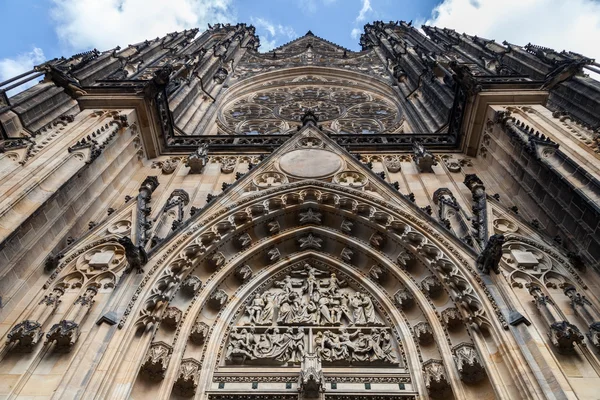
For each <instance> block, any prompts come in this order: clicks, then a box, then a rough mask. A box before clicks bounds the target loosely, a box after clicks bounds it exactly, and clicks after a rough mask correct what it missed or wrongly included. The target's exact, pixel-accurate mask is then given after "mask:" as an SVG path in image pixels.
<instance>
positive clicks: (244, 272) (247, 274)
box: [234, 265, 252, 282]
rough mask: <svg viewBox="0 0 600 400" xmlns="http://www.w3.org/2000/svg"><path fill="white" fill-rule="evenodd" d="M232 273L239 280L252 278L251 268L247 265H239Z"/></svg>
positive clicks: (243, 280)
mask: <svg viewBox="0 0 600 400" xmlns="http://www.w3.org/2000/svg"><path fill="white" fill-rule="evenodd" d="M234 275H235V277H236V278H237V279H239V280H240V281H241V282H246V281H247V280H248V279H250V278H252V268H250V266H249V265H240V266H239V267H237V268H236V269H235V272H234Z"/></svg>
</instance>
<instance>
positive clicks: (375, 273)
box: [369, 265, 387, 283]
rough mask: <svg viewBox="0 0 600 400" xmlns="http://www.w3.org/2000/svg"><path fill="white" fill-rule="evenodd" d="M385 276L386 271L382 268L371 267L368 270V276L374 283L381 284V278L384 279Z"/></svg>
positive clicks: (378, 266)
mask: <svg viewBox="0 0 600 400" xmlns="http://www.w3.org/2000/svg"><path fill="white" fill-rule="evenodd" d="M386 275H387V269H386V268H385V267H382V266H381V265H373V266H372V267H371V269H370V270H369V276H370V277H371V279H373V280H374V281H375V282H380V283H381V281H382V280H383V278H385V276H386Z"/></svg>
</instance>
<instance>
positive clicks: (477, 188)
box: [464, 174, 488, 250]
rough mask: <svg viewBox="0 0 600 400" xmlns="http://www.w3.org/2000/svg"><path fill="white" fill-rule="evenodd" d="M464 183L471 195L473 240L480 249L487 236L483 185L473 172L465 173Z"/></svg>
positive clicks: (483, 246) (484, 243)
mask: <svg viewBox="0 0 600 400" xmlns="http://www.w3.org/2000/svg"><path fill="white" fill-rule="evenodd" d="M464 184H465V185H466V186H467V187H468V188H469V190H470V191H471V194H472V196H473V203H474V204H473V208H472V209H473V220H472V221H471V224H472V225H473V228H474V229H475V242H477V244H478V245H479V248H480V249H482V250H483V249H484V248H485V245H486V241H487V238H488V233H487V201H486V197H485V186H484V185H483V182H482V181H481V179H479V177H478V176H477V175H475V174H467V175H466V176H465V181H464Z"/></svg>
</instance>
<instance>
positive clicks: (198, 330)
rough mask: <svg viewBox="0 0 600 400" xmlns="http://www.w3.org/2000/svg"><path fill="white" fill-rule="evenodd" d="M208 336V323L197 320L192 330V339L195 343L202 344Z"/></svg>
mask: <svg viewBox="0 0 600 400" xmlns="http://www.w3.org/2000/svg"><path fill="white" fill-rule="evenodd" d="M207 336H208V325H206V324H205V323H204V322H200V321H196V323H195V324H194V326H193V327H192V330H191V332H190V341H191V342H192V343H194V344H197V345H201V344H203V343H204V341H205V340H206V337H207Z"/></svg>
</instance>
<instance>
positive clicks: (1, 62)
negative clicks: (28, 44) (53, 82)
mask: <svg viewBox="0 0 600 400" xmlns="http://www.w3.org/2000/svg"><path fill="white" fill-rule="evenodd" d="M45 60H46V57H45V56H44V52H43V51H42V49H40V48H39V47H34V48H33V50H31V51H29V52H27V53H21V54H19V55H17V56H16V57H14V58H3V59H0V82H3V81H5V80H7V79H10V78H14V77H15V76H17V75H19V74H22V73H23V72H27V71H29V70H31V69H32V68H33V66H34V65H38V64H41V63H43V62H44V61H45ZM36 83H37V81H36V80H35V79H34V80H32V81H29V82H27V83H26V84H24V85H21V86H19V87H18V88H15V89H14V90H11V91H9V92H8V95H9V96H10V95H14V94H16V93H18V92H20V91H23V90H25V89H27V88H28V87H31V86H33V85H34V84H36Z"/></svg>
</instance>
